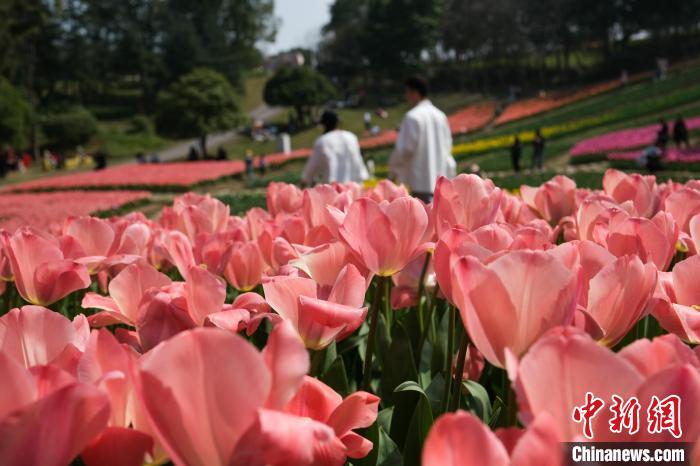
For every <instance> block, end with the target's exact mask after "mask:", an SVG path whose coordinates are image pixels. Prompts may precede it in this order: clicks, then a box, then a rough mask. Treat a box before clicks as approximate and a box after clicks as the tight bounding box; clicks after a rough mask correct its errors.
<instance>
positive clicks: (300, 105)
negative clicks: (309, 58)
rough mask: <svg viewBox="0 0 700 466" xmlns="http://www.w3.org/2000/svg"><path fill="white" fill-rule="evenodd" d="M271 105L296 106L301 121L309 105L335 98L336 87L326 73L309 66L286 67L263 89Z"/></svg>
mask: <svg viewBox="0 0 700 466" xmlns="http://www.w3.org/2000/svg"><path fill="white" fill-rule="evenodd" d="M263 95H264V98H265V102H266V103H267V104H269V105H279V106H284V107H294V109H295V110H296V112H297V115H298V117H299V120H300V121H303V120H304V115H306V114H307V113H308V109H309V107H313V106H316V105H323V104H325V103H326V102H328V101H329V100H330V99H332V98H333V96H334V95H335V89H334V87H333V84H331V82H330V81H329V80H328V78H326V77H325V76H324V75H322V74H321V73H319V72H318V71H316V70H315V69H314V68H311V67H309V66H299V67H294V68H292V67H284V68H281V69H280V70H279V71H277V73H275V74H274V76H272V78H270V80H269V81H267V83H266V84H265V89H264V91H263Z"/></svg>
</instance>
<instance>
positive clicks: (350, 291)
mask: <svg viewBox="0 0 700 466" xmlns="http://www.w3.org/2000/svg"><path fill="white" fill-rule="evenodd" d="M365 283H366V282H365V279H364V277H362V275H360V273H359V272H358V271H357V268H355V266H353V265H347V266H345V267H344V268H343V270H342V271H341V272H340V274H339V275H338V278H337V280H336V282H335V284H334V285H333V287H332V288H331V290H330V292H328V294H327V295H325V293H324V294H321V293H323V292H324V290H323V289H321V288H319V286H318V285H317V284H316V282H315V281H313V280H311V279H308V278H293V277H292V278H290V277H283V276H280V277H274V278H272V279H270V280H269V281H267V282H265V283H263V289H264V291H265V299H266V300H267V302H268V303H269V304H270V306H272V308H273V309H274V310H275V311H277V313H278V314H280V315H281V316H282V318H283V319H285V320H288V321H289V322H291V324H292V325H293V327H294V328H295V329H296V330H297V332H299V335H300V336H301V338H302V340H303V341H304V344H305V345H306V347H307V348H310V349H315V350H318V349H322V348H325V347H326V346H328V345H329V344H330V343H331V342H332V341H340V340H342V339H344V338H346V337H348V336H349V335H350V334H351V333H353V332H354V331H355V330H356V329H357V328H358V327H359V326H360V325H362V322H364V320H365V317H366V315H367V308H366V307H362V304H363V303H364V296H365V289H366V284H365Z"/></svg>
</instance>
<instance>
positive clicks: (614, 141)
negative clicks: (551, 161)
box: [569, 117, 700, 157]
mask: <svg viewBox="0 0 700 466" xmlns="http://www.w3.org/2000/svg"><path fill="white" fill-rule="evenodd" d="M685 123H686V126H687V127H688V130H689V131H692V130H695V129H698V128H700V117H695V118H689V119H688V120H686V122H685ZM659 128H660V126H659V125H658V124H654V125H649V126H642V127H638V128H630V129H623V130H619V131H613V132H610V133H606V134H602V135H600V136H594V137H591V138H588V139H584V140H582V141H579V142H578V143H577V144H576V145H575V146H574V147H573V148H572V149H571V151H570V152H569V153H570V154H571V156H573V157H577V156H581V155H588V154H603V153H607V152H612V151H622V150H626V149H634V148H638V147H643V146H648V145H650V144H653V143H654V141H656V135H657V132H658V131H659Z"/></svg>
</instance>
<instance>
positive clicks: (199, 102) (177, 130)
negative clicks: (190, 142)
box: [156, 68, 239, 137]
mask: <svg viewBox="0 0 700 466" xmlns="http://www.w3.org/2000/svg"><path fill="white" fill-rule="evenodd" d="M238 117H239V115H238V104H237V102H236V93H235V91H234V89H233V86H231V84H230V83H229V82H228V80H227V79H226V77H225V76H224V75H222V74H221V73H218V72H216V71H214V70H211V69H207V68H197V69H195V70H194V71H192V72H190V73H188V74H186V75H184V76H182V77H180V79H178V80H177V81H176V82H174V83H173V84H171V85H170V86H169V87H168V88H167V89H165V90H163V91H161V93H160V94H159V95H158V111H157V113H156V124H157V126H158V129H159V131H161V132H163V133H165V134H170V135H173V136H177V137H190V136H205V135H206V134H207V133H210V132H212V131H220V130H226V129H230V128H232V127H233V126H235V125H236V123H237V122H238Z"/></svg>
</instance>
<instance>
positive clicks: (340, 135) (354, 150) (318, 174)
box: [301, 111, 369, 186]
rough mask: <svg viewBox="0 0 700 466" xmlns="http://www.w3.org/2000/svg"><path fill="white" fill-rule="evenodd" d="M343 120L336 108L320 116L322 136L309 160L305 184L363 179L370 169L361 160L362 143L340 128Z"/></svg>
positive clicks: (367, 175) (303, 176) (305, 172)
mask: <svg viewBox="0 0 700 466" xmlns="http://www.w3.org/2000/svg"><path fill="white" fill-rule="evenodd" d="M339 123H340V119H339V118H338V114H337V113H335V112H333V111H325V112H323V115H321V125H322V126H323V135H322V136H320V137H319V138H318V139H316V142H315V143H314V147H313V151H312V152H311V156H310V157H309V159H308V160H307V161H306V166H305V167H304V173H303V175H302V177H301V181H302V184H303V185H305V186H311V185H312V184H313V182H314V180H316V181H318V182H320V183H335V182H338V183H347V182H350V181H355V182H362V181H364V180H366V179H367V178H369V172H368V171H367V167H366V166H365V163H364V162H363V160H362V153H361V152H360V142H359V141H358V139H357V136H355V135H354V134H353V133H351V132H350V131H345V130H342V129H339V128H338V125H339Z"/></svg>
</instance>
